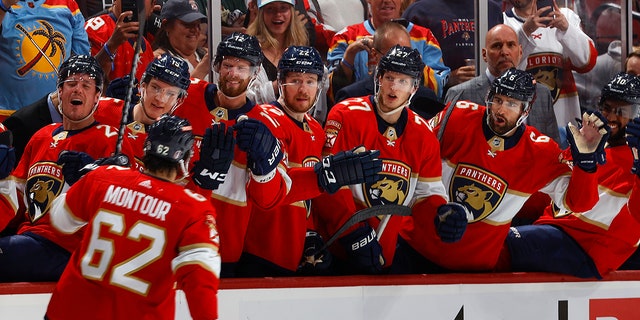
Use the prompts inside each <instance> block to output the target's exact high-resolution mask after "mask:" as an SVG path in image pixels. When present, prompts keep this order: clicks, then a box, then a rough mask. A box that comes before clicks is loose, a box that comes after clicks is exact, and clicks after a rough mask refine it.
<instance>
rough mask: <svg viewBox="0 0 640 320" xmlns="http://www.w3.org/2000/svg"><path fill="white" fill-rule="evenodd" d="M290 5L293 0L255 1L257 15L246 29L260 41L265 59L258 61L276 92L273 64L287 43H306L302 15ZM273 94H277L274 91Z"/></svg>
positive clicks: (275, 73)
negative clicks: (260, 62)
mask: <svg viewBox="0 0 640 320" xmlns="http://www.w3.org/2000/svg"><path fill="white" fill-rule="evenodd" d="M294 6H295V0H261V1H258V15H257V17H256V19H255V20H254V21H253V22H252V23H251V24H250V25H249V27H248V28H247V34H250V35H253V36H255V37H256V38H258V41H260V46H261V48H262V52H263V53H264V57H265V58H266V59H264V60H263V61H262V67H263V68H264V70H265V72H266V74H267V78H268V79H269V81H271V82H272V83H273V88H274V89H273V90H274V92H277V81H276V80H277V78H278V68H277V66H278V62H279V61H280V58H281V57H282V53H283V52H284V51H285V50H286V49H287V48H288V47H289V46H293V45H295V46H308V45H309V43H310V42H309V34H308V32H307V30H306V29H305V23H306V17H304V16H302V17H300V16H298V15H297V14H296V10H295V8H294ZM274 97H277V93H276V94H275V95H274ZM270 101H272V100H270ZM270 101H268V102H270Z"/></svg>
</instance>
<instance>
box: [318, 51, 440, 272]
mask: <svg viewBox="0 0 640 320" xmlns="http://www.w3.org/2000/svg"><path fill="white" fill-rule="evenodd" d="M423 68H424V63H423V62H422V59H421V57H420V53H419V52H418V51H417V50H415V49H411V48H409V47H403V46H399V45H397V46H394V47H392V48H391V49H390V50H389V52H387V54H385V55H384V56H383V57H382V58H381V59H380V62H379V63H378V66H377V70H376V73H375V77H374V80H375V85H374V86H375V91H374V95H370V96H364V97H356V98H349V99H346V100H343V101H342V102H340V103H338V104H337V105H335V106H334V107H333V108H332V109H331V111H330V113H329V116H328V118H327V123H326V125H325V135H326V144H325V153H335V152H338V151H341V150H350V149H352V148H354V147H357V146H359V145H363V146H364V147H365V148H367V149H371V150H374V149H375V150H380V159H382V162H383V164H382V171H381V172H380V178H379V179H378V181H375V182H373V183H366V184H361V185H356V186H351V187H350V189H346V188H344V189H342V190H340V192H338V193H337V194H336V195H335V196H333V197H332V199H330V200H327V201H318V203H319V206H321V208H319V210H320V212H319V215H318V216H317V219H318V220H319V221H318V224H319V226H324V227H326V230H325V232H327V233H329V234H334V233H335V232H336V231H337V230H338V228H339V227H340V226H341V225H342V224H343V223H344V222H345V221H346V220H347V219H348V218H349V217H350V216H351V215H352V214H353V213H354V212H356V210H358V209H362V208H365V207H372V206H378V205H385V204H397V205H405V206H411V207H412V208H413V212H423V211H425V212H430V211H433V212H434V214H435V209H436V208H438V207H439V206H441V205H444V206H446V207H448V206H449V205H447V204H446V203H447V197H446V194H445V190H444V186H443V184H442V181H441V180H440V174H441V173H442V172H441V164H440V152H439V148H438V141H437V139H436V137H435V134H434V133H433V132H432V131H431V128H430V127H429V125H428V124H427V122H426V120H424V119H423V118H421V117H420V116H418V115H417V114H416V113H414V112H413V111H411V110H410V109H409V108H408V105H409V100H410V99H411V96H412V95H413V94H415V92H416V90H417V89H418V86H419V82H420V79H421V75H422V70H423ZM415 141H419V144H417V145H416V144H415V143H412V142H415ZM400 221H401V218H399V217H392V218H390V219H389V220H388V221H387V220H385V221H384V223H381V221H380V219H379V218H377V217H376V218H371V219H369V220H368V221H366V222H365V223H363V224H360V225H358V226H357V227H356V228H352V229H351V230H349V231H348V233H347V234H346V235H344V236H342V237H341V238H340V239H339V242H340V243H341V244H342V246H343V247H344V249H345V251H346V259H347V267H346V268H347V270H346V271H345V272H358V273H380V272H382V271H383V269H386V268H387V267H389V265H390V264H391V262H392V261H393V256H394V250H395V247H396V239H397V237H398V230H399V227H400ZM385 225H386V227H385ZM376 229H377V234H378V236H376ZM383 230H384V233H383V234H380V233H381V232H382V231H383Z"/></svg>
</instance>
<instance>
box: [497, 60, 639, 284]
mask: <svg viewBox="0 0 640 320" xmlns="http://www.w3.org/2000/svg"><path fill="white" fill-rule="evenodd" d="M639 104H640V78H638V77H636V76H633V75H630V74H627V73H624V72H621V73H619V74H617V75H616V76H615V77H613V78H612V79H611V80H610V81H609V82H608V83H607V84H606V85H605V87H604V88H603V89H602V94H601V98H600V102H599V104H598V106H599V108H600V110H601V112H602V114H603V115H604V116H605V117H607V120H608V121H609V126H610V127H611V136H610V137H609V139H608V141H607V148H606V149H605V150H606V154H607V162H606V163H605V164H604V165H602V166H601V167H600V168H598V171H597V176H598V186H599V190H600V192H599V193H600V196H599V200H598V203H597V204H596V205H595V206H594V207H593V209H591V210H588V211H585V212H582V213H574V212H571V211H566V210H561V209H560V208H559V207H558V206H557V205H556V204H555V203H554V202H552V203H551V205H549V206H548V207H547V208H546V209H545V211H544V214H543V215H542V217H540V218H539V219H538V220H537V221H536V222H535V224H534V225H525V226H518V227H514V228H511V230H510V231H509V236H507V239H506V242H505V249H504V251H503V256H502V258H501V260H502V261H501V262H503V263H504V265H502V266H501V268H499V269H503V270H501V271H544V272H556V273H564V274H570V275H573V276H576V277H581V278H598V279H602V277H603V276H606V275H607V274H608V273H609V272H611V271H614V270H616V269H618V268H619V267H620V265H621V264H622V263H623V262H624V261H625V260H626V259H627V258H629V257H630V256H631V255H632V254H633V253H634V252H635V251H636V249H637V244H638V241H639V240H640V211H638V209H639V208H640V202H639V200H638V196H637V195H636V193H638V192H640V178H639V177H638V176H637V175H638V174H640V162H639V161H638V160H635V161H634V158H633V153H632V150H634V149H635V151H634V152H636V154H637V149H638V148H639V147H640V118H636V119H633V117H634V116H636V115H637V114H638V107H639ZM632 120H633V121H632ZM625 128H626V130H625ZM626 135H628V137H626V142H627V143H628V146H627V143H625V136H626ZM629 147H631V149H630V148H629ZM634 173H635V174H634Z"/></svg>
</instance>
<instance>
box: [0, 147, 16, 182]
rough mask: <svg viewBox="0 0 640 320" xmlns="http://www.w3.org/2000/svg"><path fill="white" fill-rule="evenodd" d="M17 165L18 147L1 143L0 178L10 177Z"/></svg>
mask: <svg viewBox="0 0 640 320" xmlns="http://www.w3.org/2000/svg"><path fill="white" fill-rule="evenodd" d="M15 166H16V149H14V148H12V147H10V146H8V145H6V144H0V179H4V178H6V177H8V176H9V175H10V174H11V171H13V168H14V167H15Z"/></svg>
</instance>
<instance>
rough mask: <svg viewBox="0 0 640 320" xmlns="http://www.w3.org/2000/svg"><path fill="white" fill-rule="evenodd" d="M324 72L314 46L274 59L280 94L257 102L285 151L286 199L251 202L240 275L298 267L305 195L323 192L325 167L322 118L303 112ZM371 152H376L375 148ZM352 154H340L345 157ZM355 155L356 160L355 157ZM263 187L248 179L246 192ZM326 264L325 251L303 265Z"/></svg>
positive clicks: (306, 223) (306, 224)
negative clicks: (268, 103)
mask: <svg viewBox="0 0 640 320" xmlns="http://www.w3.org/2000/svg"><path fill="white" fill-rule="evenodd" d="M323 78H324V65H323V63H322V58H321V57H320V54H319V53H318V51H317V50H316V49H315V48H312V47H302V46H291V47H289V48H288V49H287V50H286V51H285V52H284V53H283V54H282V58H281V59H280V62H279V63H278V88H279V91H280V94H279V98H278V100H277V101H275V102H273V103H272V106H258V107H257V108H261V110H263V111H262V112H264V113H267V114H269V116H270V118H271V119H272V120H273V121H272V122H271V126H272V128H271V130H272V132H273V133H274V135H275V136H276V137H277V138H278V139H279V140H280V141H281V142H282V145H283V148H284V150H285V152H286V161H285V163H286V166H287V173H286V174H287V176H288V177H289V178H290V179H291V183H290V187H289V188H287V189H288V190H287V191H288V192H287V193H286V195H285V198H284V199H282V200H281V198H274V199H272V200H273V201H277V203H279V204H278V205H277V206H272V205H270V207H271V206H272V207H273V208H271V209H267V210H264V209H262V208H260V207H259V206H254V208H253V210H252V213H251V218H250V220H249V226H248V229H247V235H246V238H245V245H244V253H243V256H242V258H241V259H240V262H239V265H238V273H239V275H240V276H286V275H289V276H290V275H294V274H295V273H296V271H297V269H298V265H299V263H300V258H301V257H302V255H303V249H304V248H305V234H306V233H307V229H308V228H312V227H313V226H312V223H311V220H310V219H309V214H310V210H311V208H310V207H309V204H310V202H309V201H310V199H312V198H314V197H316V196H319V195H320V194H321V193H322V192H323V187H322V185H321V184H319V183H318V177H317V175H316V172H315V170H314V168H317V170H318V171H319V172H321V171H322V169H323V163H322V146H323V144H324V139H323V137H324V131H323V129H322V126H321V125H320V123H318V122H317V121H316V120H315V119H314V118H313V117H311V116H310V115H309V114H308V113H307V111H309V110H310V109H311V108H313V106H314V105H315V104H316V103H317V101H318V97H319V95H320V94H322V87H321V85H322V80H323ZM367 153H370V152H367ZM370 155H371V156H372V158H375V157H376V156H377V153H370ZM350 159H351V158H349V157H345V158H343V160H344V161H347V162H348V161H349V160H350ZM337 160H338V158H337V157H331V159H330V161H331V162H333V163H335V161H337ZM353 160H354V161H356V162H357V161H360V159H359V158H353ZM349 165H351V167H349ZM345 169H346V172H357V170H358V168H357V163H352V164H349V163H347V164H345ZM378 171H380V168H374V167H372V168H371V169H370V172H372V173H374V174H375V173H377V172H378ZM340 173H341V172H335V175H336V176H337V180H343V179H344V178H342V177H340V176H339V174H340ZM370 179H371V180H374V179H375V176H371V177H370ZM264 188H265V186H264V185H263V184H260V183H255V182H253V181H252V182H251V183H249V187H248V190H247V192H248V193H249V194H259V193H264V191H263V190H262V189H264ZM308 237H309V239H308V240H307V242H308V244H309V245H311V243H312V242H313V243H314V244H319V243H321V242H320V241H321V239H320V237H319V235H317V233H316V232H314V231H309V232H308ZM283 248H287V249H286V250H283ZM315 249H319V247H318V248H315ZM310 250H312V251H314V250H313V249H310ZM329 264H330V256H329V255H327V254H326V253H325V254H324V256H323V257H321V258H320V257H319V258H318V259H317V260H314V261H313V263H310V264H309V265H307V266H305V270H306V271H308V272H309V273H315V272H316V271H319V270H321V269H323V270H326V268H328V265H329ZM316 268H317V269H316Z"/></svg>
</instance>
